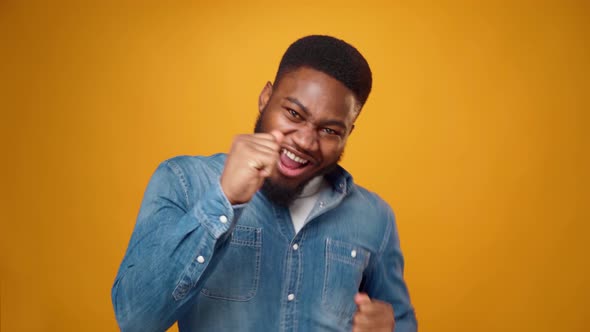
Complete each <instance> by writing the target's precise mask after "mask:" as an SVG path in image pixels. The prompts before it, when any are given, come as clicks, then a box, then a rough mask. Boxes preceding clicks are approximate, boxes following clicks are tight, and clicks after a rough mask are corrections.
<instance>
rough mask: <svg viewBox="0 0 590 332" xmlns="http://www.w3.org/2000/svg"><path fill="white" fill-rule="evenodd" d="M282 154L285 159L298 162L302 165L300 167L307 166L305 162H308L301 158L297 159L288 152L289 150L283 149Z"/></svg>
mask: <svg viewBox="0 0 590 332" xmlns="http://www.w3.org/2000/svg"><path fill="white" fill-rule="evenodd" d="M283 153H284V154H285V155H286V156H287V157H289V159H291V160H293V161H296V162H298V163H300V164H302V165H303V164H307V162H308V161H307V160H305V159H303V158H299V157H297V156H296V155H295V154H294V153H293V152H291V151H289V150H287V149H283Z"/></svg>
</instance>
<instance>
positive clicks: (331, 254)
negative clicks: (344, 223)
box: [326, 238, 371, 268]
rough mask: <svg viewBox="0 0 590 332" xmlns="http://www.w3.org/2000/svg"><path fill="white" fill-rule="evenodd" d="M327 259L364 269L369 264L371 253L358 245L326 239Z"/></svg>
mask: <svg viewBox="0 0 590 332" xmlns="http://www.w3.org/2000/svg"><path fill="white" fill-rule="evenodd" d="M326 257H327V258H329V259H334V260H337V261H340V262H343V263H347V264H351V265H357V266H362V267H363V268H364V267H366V266H367V264H369V258H370V257H371V252H370V251H368V250H367V249H365V248H363V247H361V246H359V245H356V244H352V243H347V242H343V241H338V240H334V239H330V238H328V239H326Z"/></svg>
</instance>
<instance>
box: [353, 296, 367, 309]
mask: <svg viewBox="0 0 590 332" xmlns="http://www.w3.org/2000/svg"><path fill="white" fill-rule="evenodd" d="M354 303H356V305H357V307H358V308H359V311H363V310H362V309H363V308H366V307H367V306H368V305H370V304H371V298H370V297H369V295H367V294H366V293H356V295H355V296H354Z"/></svg>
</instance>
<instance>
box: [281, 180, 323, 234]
mask: <svg viewBox="0 0 590 332" xmlns="http://www.w3.org/2000/svg"><path fill="white" fill-rule="evenodd" d="M328 186H329V183H328V181H326V179H324V176H316V177H315V178H313V179H311V180H310V181H309V182H308V183H307V184H306V185H305V187H304V188H303V191H302V192H301V194H300V195H299V197H297V198H296V199H295V200H294V201H293V203H291V205H290V206H289V212H291V220H292V221H293V228H295V234H297V233H299V231H300V230H301V228H303V226H304V225H305V224H306V223H307V217H309V213H310V212H311V210H312V209H313V207H314V206H315V203H316V202H317V200H318V198H319V197H320V192H321V191H322V189H324V188H326V187H328Z"/></svg>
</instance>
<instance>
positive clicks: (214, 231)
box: [192, 179, 248, 239]
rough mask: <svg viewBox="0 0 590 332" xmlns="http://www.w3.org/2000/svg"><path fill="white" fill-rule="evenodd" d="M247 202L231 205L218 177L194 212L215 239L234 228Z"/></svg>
mask: <svg viewBox="0 0 590 332" xmlns="http://www.w3.org/2000/svg"><path fill="white" fill-rule="evenodd" d="M247 204H248V203H244V204H236V205H231V203H230V202H229V200H228V199H227V197H226V196H225V193H224V192H223V189H221V182H220V181H219V179H217V181H215V183H214V184H213V186H212V187H211V188H209V190H208V191H207V192H206V193H205V194H204V195H203V196H202V197H201V199H200V204H197V205H195V208H194V209H193V211H192V213H193V216H194V217H195V218H196V219H197V220H198V221H199V222H200V223H201V225H203V226H205V228H206V229H207V230H208V231H209V233H210V234H211V235H212V236H213V237H214V238H215V239H219V238H220V237H221V236H222V235H223V234H225V233H226V232H227V231H229V230H230V229H231V228H233V225H234V224H235V222H236V221H237V220H238V219H239V217H240V215H241V214H242V211H243V210H244V207H246V205H247Z"/></svg>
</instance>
